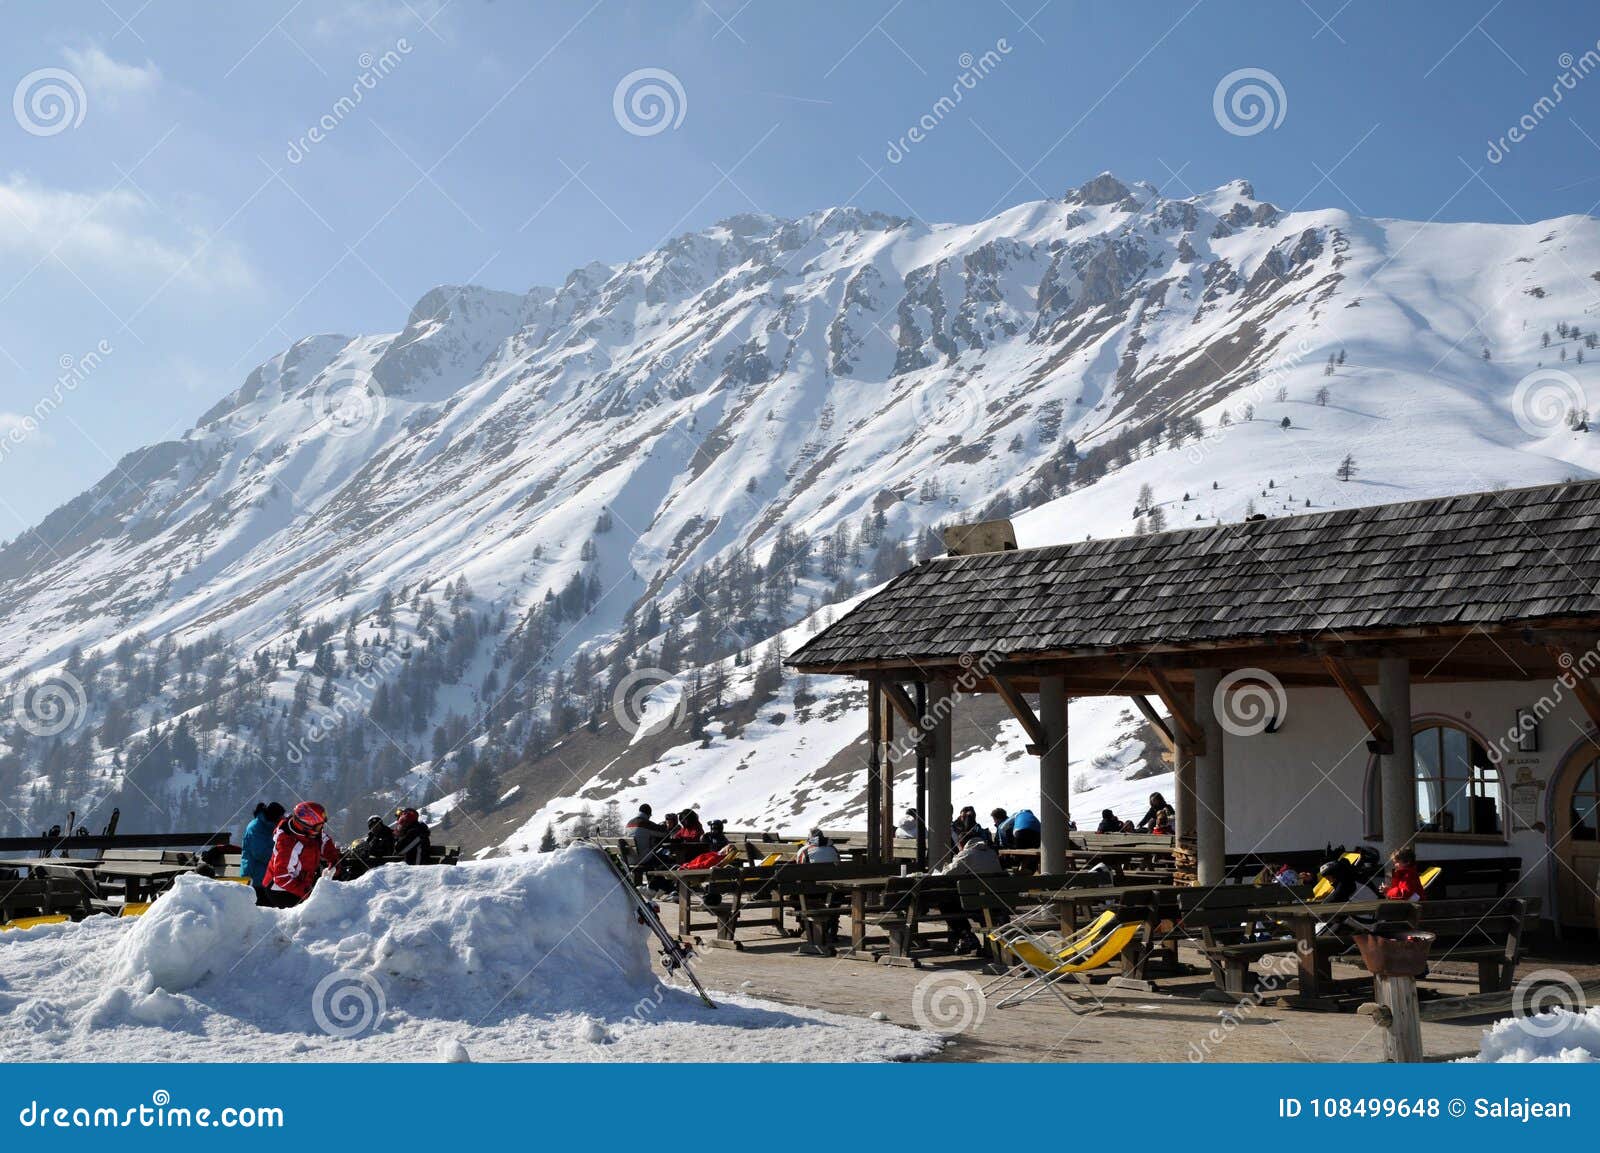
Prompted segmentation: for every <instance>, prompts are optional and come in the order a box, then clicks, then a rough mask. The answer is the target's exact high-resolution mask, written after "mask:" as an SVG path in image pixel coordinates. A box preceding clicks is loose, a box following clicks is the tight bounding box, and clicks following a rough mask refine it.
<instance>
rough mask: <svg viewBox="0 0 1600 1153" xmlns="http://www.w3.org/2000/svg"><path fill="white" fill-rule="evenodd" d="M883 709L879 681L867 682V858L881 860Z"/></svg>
mask: <svg viewBox="0 0 1600 1153" xmlns="http://www.w3.org/2000/svg"><path fill="white" fill-rule="evenodd" d="M882 709H883V694H882V693H880V692H879V691H878V682H877V681H868V682H867V858H868V859H869V860H874V861H876V860H881V857H880V856H879V853H878V835H879V833H881V832H882V826H881V825H880V823H879V821H878V800H879V797H880V796H881V794H882V780H881V773H882V761H881V757H882V753H883V745H882V743H881V742H882V740H883V724H882V722H881V721H880V720H879V716H880V714H881V712H882Z"/></svg>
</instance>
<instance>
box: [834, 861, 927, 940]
mask: <svg viewBox="0 0 1600 1153" xmlns="http://www.w3.org/2000/svg"><path fill="white" fill-rule="evenodd" d="M910 875H912V876H917V875H918V874H910ZM926 875H928V876H931V875H932V874H926ZM899 878H900V874H899V873H893V874H888V873H886V874H884V875H883V876H881V877H842V878H840V879H839V880H837V881H820V882H818V883H819V884H820V885H821V886H822V887H823V888H825V889H832V890H834V891H835V892H839V893H844V894H846V895H848V896H849V898H850V950H851V953H852V954H853V955H855V956H858V957H859V956H860V955H861V954H862V953H863V952H864V951H865V950H866V947H867V895H868V894H869V893H872V892H874V891H881V890H883V889H884V888H886V887H887V886H888V884H889V881H890V880H891V879H895V880H898V879H899Z"/></svg>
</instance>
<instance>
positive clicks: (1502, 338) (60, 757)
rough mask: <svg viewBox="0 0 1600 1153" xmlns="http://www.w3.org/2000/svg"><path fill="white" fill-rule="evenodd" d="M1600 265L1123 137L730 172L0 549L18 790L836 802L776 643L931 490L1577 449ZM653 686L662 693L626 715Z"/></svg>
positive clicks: (846, 726)
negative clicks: (682, 209)
mask: <svg viewBox="0 0 1600 1153" xmlns="http://www.w3.org/2000/svg"><path fill="white" fill-rule="evenodd" d="M1597 281H1600V225H1597V223H1596V221H1594V220H1593V219H1591V218H1588V217H1569V218H1563V219H1558V220H1554V221H1546V222H1541V223H1538V224H1533V225H1526V226H1509V225H1482V224H1418V223H1411V222H1405V221H1393V220H1375V219H1364V218H1360V217H1354V216H1351V215H1350V214H1348V213H1345V212H1342V211H1333V210H1318V211H1294V212H1286V211H1284V210H1282V209H1281V208H1279V207H1276V206H1274V205H1271V204H1268V203H1265V202H1263V201H1260V200H1258V199H1257V198H1256V197H1255V195H1254V193H1253V191H1252V189H1251V188H1250V186H1249V185H1248V184H1246V183H1244V182H1243V181H1236V182H1234V183H1231V184H1228V185H1225V186H1223V187H1222V188H1219V189H1217V190H1215V191H1212V192H1207V193H1204V194H1201V195H1195V196H1186V197H1182V198H1169V197H1164V196H1161V195H1159V194H1158V193H1157V191H1156V190H1155V189H1154V188H1153V187H1151V186H1150V185H1147V184H1142V183H1133V184H1126V183H1123V182H1122V181H1119V180H1118V179H1117V178H1115V177H1113V176H1111V175H1110V174H1103V175H1101V176H1099V177H1096V178H1095V179H1093V180H1091V181H1089V182H1088V183H1086V184H1084V185H1082V186H1081V187H1079V188H1077V189H1074V190H1072V191H1070V192H1068V193H1066V194H1065V195H1064V196H1062V197H1060V198H1058V199H1050V200H1042V201H1037V202H1032V203H1028V204H1023V205H1019V206H1017V207H1015V208H1012V209H1009V210H1007V211H1005V212H1002V213H1001V214H999V215H998V216H995V217H993V218H992V219H989V220H985V221H981V222H979V223H976V224H961V225H943V224H941V225H927V224H925V223H922V222H920V221H910V220H904V219H899V218H896V217H891V216H885V215H881V214H877V213H872V212H867V211H862V210H859V209H856V208H834V209H829V210H826V211H821V212H816V213H813V214H811V215H808V216H805V217H802V218H799V219H796V220H781V219H777V218H774V217H770V216H760V215H746V216H739V217H735V218H733V219H730V220H726V221H723V222H722V223H720V224H718V225H717V226H715V227H713V228H710V229H707V230H705V231H703V232H697V233H691V234H687V235H684V236H681V237H678V238H676V239H674V240H672V241H669V242H668V243H666V244H664V245H663V246H662V247H661V248H659V249H657V250H656V251H653V252H650V253H647V254H645V255H643V256H641V257H640V258H638V259H637V260H633V261H630V262H628V263H626V264H622V265H618V266H609V265H602V264H592V265H589V266H586V267H584V268H581V269H578V270H577V271H575V272H573V273H572V274H571V275H570V276H569V277H568V278H567V280H566V282H565V283H564V284H562V285H561V286H560V287H559V288H544V287H541V288H534V289H532V290H530V291H529V292H527V293H525V294H521V295H518V294H515V293H507V292H497V291H492V290H489V289H485V288H479V287H472V286H464V287H442V288H437V289H434V290H433V291H431V292H429V293H427V294H426V295H425V296H424V297H423V298H422V299H421V300H420V301H418V303H417V305H416V307H415V308H414V309H413V310H412V313H411V315H410V317H409V318H407V320H406V324H405V327H404V328H403V329H402V330H401V331H400V332H398V333H393V334H387V335H380V336H363V337H355V338H351V337H345V336H314V337H308V338H307V339H305V340H302V341H300V342H299V343H297V344H296V345H294V346H293V347H292V348H290V349H288V350H286V351H285V352H283V353H282V354H280V355H278V356H276V357H274V358H272V359H271V360H269V361H268V362H267V363H265V364H263V365H261V366H260V367H259V368H257V369H256V370H255V371H254V372H252V373H251V374H250V376H249V377H248V379H247V380H246V381H245V382H244V383H243V385H241V386H240V387H238V388H237V389H236V390H235V391H234V392H232V393H231V394H230V395H228V396H227V397H225V398H224V399H222V400H221V401H220V402H219V403H218V404H217V405H215V406H214V407H213V408H212V409H211V410H210V411H209V412H207V413H206V414H205V415H204V416H203V417H202V418H201V419H200V421H199V422H198V423H197V424H196V425H195V427H194V428H193V429H191V430H190V431H189V432H188V433H186V434H185V435H184V436H183V438H182V439H180V440H176V441H171V442H167V443H162V444H157V445H152V446H150V447H149V448H147V449H145V450H142V451H140V452H136V453H133V454H130V455H129V456H128V457H127V458H125V459H124V460H123V461H121V462H120V463H119V464H118V466H117V467H116V468H115V469H113V470H112V472H111V473H110V474H108V475H107V476H106V477H105V478H104V479H103V480H102V481H101V482H100V483H99V484H97V485H95V486H94V487H93V488H91V489H90V490H88V491H87V492H85V493H84V494H82V495H81V496H79V497H78V498H77V499H75V500H73V501H71V502H69V503H68V504H66V505H64V506H63V507H62V508H60V509H58V510H57V511H55V512H54V513H52V514H51V515H50V516H49V517H47V518H46V519H45V520H44V521H43V523H41V524H40V525H38V526H37V527H36V528H35V529H32V530H30V531H28V532H26V533H23V534H22V535H20V536H19V537H17V538H16V539H15V540H13V541H12V542H10V543H9V544H7V545H6V546H5V547H4V548H3V549H0V682H4V683H7V684H9V685H10V698H11V699H10V701H9V702H3V701H0V720H3V721H4V723H5V727H4V730H3V734H4V736H3V739H4V741H5V745H6V746H8V748H9V751H8V752H7V753H6V755H4V756H0V798H3V799H5V801H6V809H7V811H8V815H7V816H5V817H4V818H0V824H4V825H6V827H8V828H13V829H20V828H25V827H30V826H44V825H47V824H50V823H53V822H55V821H59V820H61V819H62V817H63V816H64V815H65V813H66V812H67V811H68V810H69V809H75V810H77V812H78V813H79V814H80V818H79V819H80V820H83V817H82V816H81V814H84V813H90V812H92V813H103V812H104V811H105V810H106V809H107V808H108V806H109V805H110V804H112V803H116V804H121V805H122V806H123V808H124V827H125V828H130V827H135V826H136V825H137V826H138V827H162V826H165V825H173V824H201V825H210V824H230V823H237V821H238V813H239V809H240V807H241V806H245V805H248V804H249V803H251V802H253V801H254V800H256V799H259V798H261V797H262V796H265V795H269V794H270V795H277V796H285V797H287V796H291V795H293V796H301V795H316V796H319V797H322V798H324V799H327V800H329V801H330V802H331V803H332V804H333V805H334V806H335V807H337V808H339V809H340V810H341V811H342V812H344V813H346V814H350V813H354V814H355V815H356V816H358V817H359V816H360V815H361V814H363V813H364V812H366V811H367V810H368V809H376V808H377V806H378V805H379V803H381V802H382V801H387V802H388V803H390V804H391V805H392V803H393V801H394V799H395V798H397V797H399V796H407V797H411V798H414V799H419V800H431V801H434V802H435V805H434V807H433V810H432V811H433V812H434V814H435V815H436V816H441V815H443V814H444V813H445V812H447V811H450V812H451V816H450V818H449V820H450V821H451V822H452V826H453V827H455V828H457V832H456V833H455V834H454V835H453V839H464V840H467V841H468V842H469V843H472V844H475V845H480V846H481V845H488V844H492V843H496V842H499V841H502V840H506V839H508V838H509V840H510V841H511V842H512V843H522V842H526V841H527V840H529V839H534V838H537V836H538V834H539V833H540V832H541V831H542V829H543V827H544V826H545V824H547V823H550V822H551V821H554V820H557V819H559V818H561V817H564V816H570V815H571V814H572V813H574V812H575V811H577V810H578V809H579V808H580V807H581V806H583V805H585V804H587V805H589V806H590V807H591V808H592V809H594V810H595V811H597V812H598V811H600V810H601V808H602V807H603V804H604V801H605V800H606V798H607V797H608V796H612V795H618V794H620V795H621V797H622V799H623V800H627V801H631V800H632V799H634V798H635V797H636V796H641V795H644V794H645V793H648V794H649V795H650V797H651V799H652V800H655V801H656V802H657V804H658V807H668V808H670V807H674V806H675V805H677V804H686V803H699V804H702V805H705V806H709V807H710V808H711V809H712V810H713V812H714V814H720V815H723V816H725V817H727V818H728V819H729V820H730V821H731V822H733V823H736V824H746V823H763V824H772V823H779V822H781V823H784V824H787V825H790V826H794V825H796V824H799V823H803V822H805V821H811V820H823V819H826V820H829V821H833V822H843V821H848V820H849V819H850V817H851V815H852V813H854V814H855V815H856V816H857V817H859V798H858V796H857V794H858V793H859V788H860V773H859V766H858V762H857V760H856V759H855V757H854V754H853V753H852V752H851V745H852V742H854V741H855V740H857V739H858V738H859V736H860V729H861V726H862V722H861V720H860V714H859V712H858V711H856V710H854V709H853V707H852V706H851V701H850V698H849V696H848V686H846V685H844V684H842V683H822V680H823V679H821V678H815V679H813V680H812V681H811V682H810V683H804V682H801V681H798V680H797V679H796V678H794V677H792V676H788V677H785V676H784V675H783V674H782V672H781V671H780V670H779V669H778V667H777V661H778V658H779V656H780V655H781V653H782V652H784V651H789V650H792V648H793V647H795V646H796V645H797V644H798V643H799V642H800V641H802V640H803V639H804V638H805V637H806V636H808V635H809V634H810V633H811V632H814V631H815V630H816V629H817V628H818V627H820V626H821V624H823V623H824V622H826V621H827V620H830V619H832V617H833V616H834V615H836V614H837V612H838V611H840V608H841V607H842V604H843V602H846V601H847V600H849V599H850V598H853V597H856V596H858V595H860V594H861V593H863V592H864V591H865V590H866V589H868V588H869V587H871V586H873V585H874V584H876V583H878V582H879V581H881V580H882V579H885V578H886V577H887V576H889V575H892V573H893V572H895V571H897V570H898V569H899V568H901V567H903V566H904V565H905V564H907V563H910V562H911V560H912V558H913V557H915V556H917V555H918V554H921V555H927V553H928V552H929V551H930V550H933V549H935V548H936V545H935V544H934V543H933V540H932V537H933V533H932V531H931V530H933V529H935V528H936V527H937V526H938V525H940V524H944V523H949V522H951V521H954V520H961V519H971V518H974V517H977V516H980V515H996V514H1001V515H1004V514H1009V515H1013V516H1014V518H1015V520H1016V523H1017V527H1018V532H1019V536H1020V538H1021V540H1022V543H1023V544H1024V545H1035V544H1045V543H1049V542H1052V541H1060V540H1069V539H1077V538H1080V537H1082V536H1084V535H1087V534H1097V535H1105V534H1113V533H1125V532H1132V531H1156V530H1160V529H1161V528H1181V527H1185V526H1187V525H1191V524H1194V523H1197V522H1205V523H1209V522H1214V521H1216V520H1219V519H1221V520H1226V519H1238V518H1240V517H1243V516H1246V515H1251V514H1254V513H1258V512H1259V513H1265V514H1267V515H1272V516H1277V515H1289V514H1293V513H1295V512H1299V511H1303V510H1305V509H1318V508H1327V507H1330V506H1336V505H1350V504H1358V503H1373V502H1378V501H1388V500H1399V499H1405V498H1408V497H1412V496H1421V495H1428V494H1433V493H1443V492H1452V491H1460V490H1467V489H1479V488H1490V487H1494V486H1495V485H1497V484H1524V483H1537V482H1541V481H1549V480H1557V479H1560V478H1561V477H1563V476H1568V475H1589V474H1591V473H1593V472H1595V471H1597V467H1600V466H1597V463H1596V462H1597V460H1600V457H1597V455H1596V448H1595V446H1594V444H1593V441H1592V438H1590V437H1589V436H1588V435H1587V432H1586V426H1585V425H1584V424H1583V421H1582V416H1583V412H1582V410H1583V409H1584V408H1585V402H1584V400H1583V388H1584V382H1585V379H1586V374H1587V373H1588V371H1589V370H1588V368H1587V366H1585V364H1584V363H1583V361H1584V358H1585V356H1586V355H1595V353H1594V351H1593V341H1594V336H1593V335H1591V333H1590V323H1591V322H1590V318H1589V315H1588V312H1589V310H1590V309H1591V308H1593V307H1594V305H1595V303H1596V302H1597V301H1600V284H1597ZM1572 425H1577V426H1578V427H1577V428H1573V427H1571V426H1572ZM1346 458H1349V460H1348V467H1347V468H1345V469H1343V470H1341V469H1340V464H1341V462H1344V461H1346ZM1337 473H1342V475H1336V474H1337ZM1145 486H1148V488H1149V491H1148V492H1145V491H1144V489H1145ZM1136 512H1138V513H1139V515H1138V516H1137V517H1136V516H1135V515H1134V514H1135V513H1136ZM669 677H670V678H671V679H670V680H668V678H669ZM663 680H667V681H668V683H667V684H666V686H665V687H662V688H658V689H656V691H655V692H654V693H653V694H649V693H648V690H649V689H651V688H652V687H654V686H657V685H658V684H660V682H662V681H663ZM797 692H798V694H799V698H800V699H799V700H798V701H797V700H796V693H797ZM647 695H648V696H649V698H650V700H651V701H653V702H654V703H655V706H656V709H657V710H658V711H663V715H664V716H665V719H666V722H667V723H666V724H664V725H663V726H660V727H658V728H656V729H654V730H652V727H651V725H648V724H647V725H646V726H645V728H644V729H643V730H642V734H641V733H634V732H632V731H631V730H632V729H633V728H634V727H635V726H634V724H633V723H632V721H633V718H634V713H635V712H636V709H637V706H638V702H639V700H640V699H641V698H643V697H645V696H647ZM812 698H814V699H812ZM674 701H682V702H683V705H684V707H683V708H681V709H677V710H674V708H673V707H671V705H672V702H674ZM614 702H620V704H618V706H617V707H616V708H613V704H614ZM663 702H665V705H663ZM1076 707H1077V706H1075V708H1076ZM52 710H54V711H52ZM1080 713H1081V715H1078V714H1075V717H1074V736H1075V740H1076V738H1077V736H1078V734H1079V733H1086V732H1093V733H1098V734H1100V736H1098V737H1096V738H1095V739H1094V740H1093V741H1092V742H1090V741H1085V742H1083V743H1082V744H1081V745H1080V747H1078V748H1075V749H1074V761H1075V762H1077V761H1079V760H1081V761H1082V765H1081V767H1079V766H1076V765H1075V769H1074V772H1075V775H1076V776H1078V777H1079V778H1080V779H1081V783H1082V785H1083V786H1084V787H1086V788H1089V787H1093V786H1097V785H1098V786H1102V788H1101V789H1100V790H1099V791H1097V792H1094V793H1091V794H1089V795H1088V796H1087V797H1086V803H1094V804H1096V807H1098V805H1099V798H1100V797H1102V796H1106V795H1111V796H1115V795H1118V791H1119V790H1122V791H1127V790H1131V791H1133V792H1142V791H1144V790H1145V788H1146V786H1147V784H1148V783H1149V782H1147V781H1143V780H1137V779H1136V780H1135V781H1133V782H1131V783H1130V780H1129V778H1130V777H1134V778H1137V775H1138V773H1140V772H1141V771H1148V770H1150V769H1155V768H1158V766H1155V765H1153V764H1152V765H1148V766H1145V765H1143V758H1142V757H1141V755H1140V743H1139V740H1138V734H1137V731H1136V726H1135V725H1134V724H1133V723H1132V721H1131V718H1125V717H1124V716H1123V714H1122V711H1121V705H1120V702H1119V703H1113V704H1110V705H1106V704H1099V703H1095V702H1088V703H1085V704H1084V706H1083V708H1082V709H1081V710H1080ZM619 715H620V716H621V717H622V718H624V719H626V720H627V721H628V722H629V723H627V724H622V723H619V720H618V716H619ZM981 715H986V714H981V713H980V716H981ZM992 720H993V723H992V724H989V725H988V727H987V730H986V732H985V733H984V734H980V735H977V736H974V738H973V740H972V741H971V742H969V743H970V745H971V754H970V756H968V757H966V758H965V759H964V761H963V766H962V767H959V768H958V772H960V773H962V774H963V775H964V776H965V778H966V780H967V786H963V785H962V784H960V783H959V782H958V791H960V790H961V789H962V788H963V787H970V790H971V792H972V794H973V795H974V797H975V799H977V800H978V801H979V802H982V803H987V802H988V801H990V800H993V801H996V802H999V803H1011V804H1015V803H1018V801H1020V800H1022V799H1025V796H1026V782H1027V780H1028V777H1029V774H1030V773H1031V771H1032V770H1031V768H1030V767H1029V762H1028V759H1027V758H1026V756H1025V755H1024V754H1023V752H1022V748H1021V745H1022V742H1021V740H1020V736H1019V734H1016V733H1013V732H1011V731H1010V730H1009V729H1008V727H1007V725H1008V722H1004V721H1002V720H1001V719H1000V718H998V717H994V718H992ZM1013 773H1014V774H1015V780H1014V781H1013V780H1012V774H1013ZM1105 789H1110V790H1111V792H1110V793H1106V792H1105ZM1013 792H1015V793H1016V794H1017V795H1015V796H1013V795H1011V794H1012V793H1013ZM100 820H103V817H96V818H94V819H93V820H92V821H91V822H89V823H95V822H98V821H100Z"/></svg>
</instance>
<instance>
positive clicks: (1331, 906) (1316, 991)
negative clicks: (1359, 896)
mask: <svg viewBox="0 0 1600 1153" xmlns="http://www.w3.org/2000/svg"><path fill="white" fill-rule="evenodd" d="M1400 903H1402V904H1403V902H1400ZM1396 904H1397V902H1395V901H1388V900H1383V899H1381V898H1376V897H1375V898H1370V899H1366V900H1360V901H1341V902H1339V903H1337V904H1335V903H1332V902H1323V903H1316V904H1308V903H1306V902H1304V901H1297V902H1294V903H1292V904H1276V905H1259V906H1252V907H1251V908H1250V909H1248V910H1246V912H1247V914H1248V915H1249V916H1250V917H1253V918H1255V919H1256V920H1259V921H1272V922H1275V923H1277V924H1280V925H1283V926H1284V927H1285V928H1287V929H1288V930H1289V931H1290V932H1291V933H1293V934H1294V941H1295V956H1296V958H1297V959H1298V962H1299V978H1300V985H1299V997H1298V999H1299V1000H1300V1001H1303V1002H1306V1003H1308V1004H1311V1003H1316V1002H1325V1001H1326V1000H1327V999H1328V998H1329V997H1331V996H1332V994H1333V992H1334V985H1333V961H1332V956H1331V954H1330V953H1329V951H1328V950H1326V949H1320V948H1318V941H1317V926H1318V925H1319V924H1323V923H1326V922H1328V921H1331V920H1333V919H1334V918H1336V917H1340V916H1353V917H1366V918H1374V917H1376V916H1377V915H1378V914H1379V913H1382V912H1384V911H1386V910H1388V909H1392V908H1393V907H1394V906H1395V905H1396Z"/></svg>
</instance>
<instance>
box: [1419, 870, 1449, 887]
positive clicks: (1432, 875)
mask: <svg viewBox="0 0 1600 1153" xmlns="http://www.w3.org/2000/svg"><path fill="white" fill-rule="evenodd" d="M1442 872H1444V868H1443V866H1441V865H1429V866H1428V867H1427V868H1426V869H1423V870H1422V873H1421V875H1419V876H1418V877H1417V880H1419V881H1420V882H1422V891H1423V892H1424V893H1426V892H1427V891H1428V888H1429V886H1431V885H1432V884H1433V883H1434V882H1435V881H1437V880H1438V879H1439V874H1440V873H1442Z"/></svg>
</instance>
